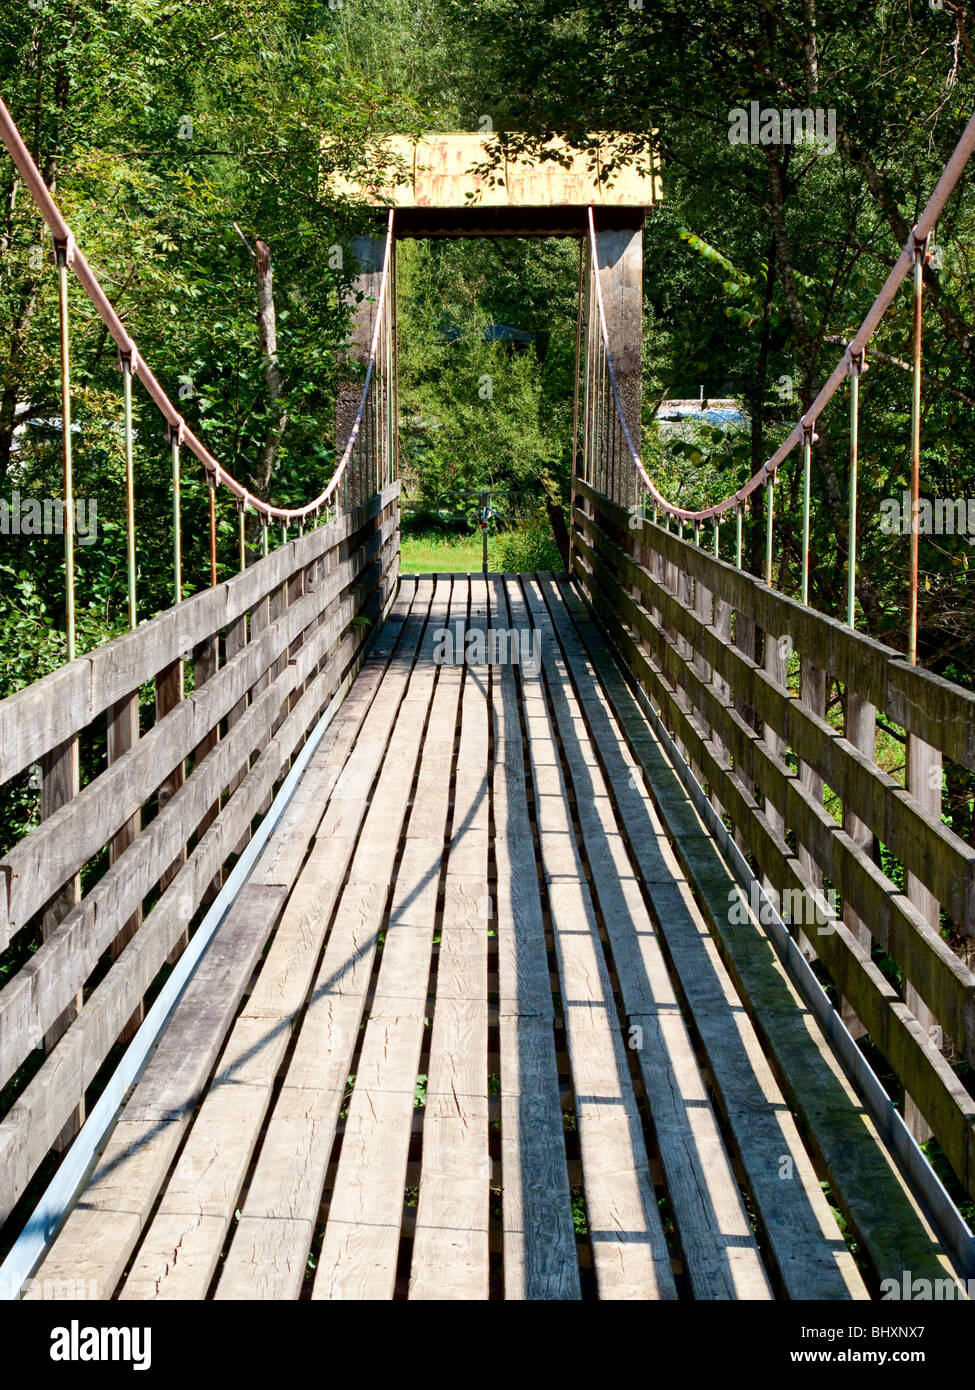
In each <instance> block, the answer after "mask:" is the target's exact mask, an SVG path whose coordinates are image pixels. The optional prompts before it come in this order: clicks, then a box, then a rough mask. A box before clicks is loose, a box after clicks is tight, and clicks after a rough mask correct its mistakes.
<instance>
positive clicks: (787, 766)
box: [573, 480, 975, 1194]
mask: <svg viewBox="0 0 975 1390" xmlns="http://www.w3.org/2000/svg"><path fill="white" fill-rule="evenodd" d="M576 487H577V497H576V506H575V511H574V536H573V544H574V556H575V560H574V569H575V574H576V577H577V579H578V582H579V583H580V584H581V586H582V589H583V590H584V592H585V594H586V595H587V597H588V599H589V601H590V603H591V604H592V606H593V608H594V610H595V612H596V613H597V614H598V616H599V618H600V619H601V621H602V623H603V624H604V625H605V627H606V629H607V630H608V632H609V634H610V636H611V638H612V640H613V642H614V643H615V645H616V648H617V651H618V654H619V656H620V659H621V660H622V663H623V665H624V667H625V669H626V670H628V671H629V672H630V673H631V675H632V676H633V678H635V680H636V681H637V682H638V683H639V685H640V686H641V687H642V688H643V690H644V692H645V693H646V695H647V696H648V697H649V698H650V701H651V703H652V705H653V707H654V708H655V710H656V711H657V712H658V713H659V714H660V716H661V718H662V720H663V723H664V724H665V726H666V728H667V729H668V731H669V732H670V733H671V734H672V735H673V736H674V738H675V740H676V741H677V744H678V747H679V749H680V751H681V753H682V754H683V756H684V757H685V758H686V759H687V761H688V762H689V763H690V765H691V767H692V769H693V770H694V772H695V774H696V776H697V778H698V780H699V781H700V782H701V783H702V784H703V786H704V787H705V788H706V790H707V792H708V795H709V797H710V799H711V802H712V805H713V806H714V807H715V808H716V809H717V810H718V811H719V812H720V814H722V815H723V816H724V818H725V822H726V824H727V825H728V826H729V828H730V829H732V831H733V833H734V835H735V838H736V839H737V841H738V844H739V846H740V848H741V849H742V851H743V852H744V853H745V854H746V855H747V856H748V857H749V859H750V860H751V863H752V866H753V867H754V869H755V871H756V872H757V873H758V874H760V875H761V876H762V879H763V882H764V884H765V885H766V886H767V887H768V888H771V889H772V890H774V892H775V893H776V894H778V895H780V901H784V900H785V899H784V894H786V893H791V894H792V895H794V896H793V901H796V900H797V899H796V895H802V900H804V901H806V902H808V903H809V904H810V905H815V910H814V911H810V912H807V913H806V915H805V916H804V917H803V919H802V920H803V922H804V923H805V924H806V925H805V929H804V930H803V931H802V936H803V937H804V941H803V946H804V949H805V951H806V953H807V956H809V957H813V956H815V957H818V962H819V967H821V969H822V970H823V971H825V972H826V978H827V982H828V983H831V984H832V986H833V987H835V997H837V999H838V1001H841V1002H842V1010H843V1015H844V1020H845V1021H846V1023H847V1025H848V1027H849V1028H850V1030H851V1032H853V1033H854V1035H855V1036H856V1035H857V1034H859V1035H862V1034H863V1033H864V1032H866V1033H867V1034H869V1038H870V1039H871V1040H872V1041H873V1043H874V1044H875V1045H876V1047H877V1048H878V1049H879V1051H880V1052H881V1053H882V1054H883V1056H884V1057H885V1058H886V1060H887V1063H888V1064H889V1067H890V1068H891V1070H892V1071H893V1072H894V1073H895V1074H896V1077H897V1079H898V1082H899V1086H900V1087H901V1088H902V1090H901V1092H900V1093H898V1092H897V1091H896V1090H895V1095H894V1098H895V1100H896V1101H897V1102H898V1103H899V1102H900V1100H901V1098H902V1097H903V1100H904V1117H905V1120H906V1121H907V1122H908V1124H909V1127H910V1128H911V1129H912V1131H913V1133H914V1134H915V1137H916V1138H918V1139H919V1140H923V1139H925V1138H927V1137H928V1135H929V1134H930V1133H933V1134H934V1136H935V1137H936V1138H937V1140H938V1142H939V1144H940V1146H941V1148H942V1150H943V1151H944V1153H945V1155H946V1156H947V1158H948V1160H949V1162H950V1164H951V1166H952V1168H953V1169H954V1171H955V1172H956V1174H957V1175H958V1177H959V1179H960V1180H961V1182H962V1183H963V1184H964V1185H965V1187H966V1188H967V1190H968V1192H969V1193H973V1194H975V1099H973V1097H972V1095H971V1094H970V1093H969V1091H968V1089H967V1088H966V1086H965V1085H964V1084H963V1081H962V1079H961V1076H960V1070H961V1068H962V1067H963V1065H964V1063H967V1064H968V1066H969V1067H971V1066H972V1065H975V975H973V973H972V970H971V969H970V967H969V964H968V963H966V962H967V959H969V958H970V955H969V950H968V948H970V947H971V945H972V942H971V940H970V938H971V937H972V936H973V935H975V849H973V848H972V846H971V845H969V844H967V843H966V842H965V841H964V840H962V839H960V838H959V836H958V835H956V834H955V833H953V831H952V830H951V828H950V827H949V826H948V825H947V824H945V822H944V821H943V819H942V770H943V765H944V764H950V763H954V764H956V765H958V766H959V767H961V768H967V769H969V770H975V696H972V695H971V694H969V693H968V692H966V691H964V690H962V689H960V688H959V687H957V686H954V685H952V684H950V683H949V682H947V681H944V680H941V679H940V678H938V677H937V676H934V675H932V674H930V673H929V672H926V671H923V670H921V669H919V668H918V667H916V666H913V665H912V664H911V663H910V662H909V661H907V660H905V658H904V657H903V656H902V655H900V654H899V653H897V652H895V651H893V650H891V649H890V648H888V647H885V646H883V645H882V644H880V643H879V642H875V641H873V640H871V639H870V638H868V637H866V636H863V635H862V634H860V633H857V632H855V631H853V630H852V629H851V628H849V627H846V626H844V625H843V624H841V623H839V622H837V621H835V620H833V619H831V618H828V617H825V616H823V615H822V614H820V613H817V612H815V611H814V610H813V609H811V608H808V607H805V606H804V605H802V604H801V603H797V602H794V601H793V600H790V599H788V598H786V597H785V596H784V595H782V594H779V593H776V592H775V591H774V590H772V589H770V588H769V587H768V585H766V584H764V583H763V582H762V581H761V580H759V579H756V578H755V577H753V576H752V575H750V574H748V573H746V572H744V571H742V570H740V569H738V568H736V567H735V566H734V565H731V564H726V563H725V562H723V561H722V560H719V559H716V558H715V557H714V556H713V555H711V554H709V553H708V552H706V551H704V550H702V549H700V548H699V547H697V546H695V545H693V544H691V543H689V542H687V541H683V540H681V539H679V538H678V537H677V536H676V535H674V534H672V533H671V532H669V531H667V530H665V529H664V528H663V527H661V526H657V525H654V524H652V523H651V522H646V521H642V520H641V519H640V518H638V517H636V516H634V514H633V513H632V512H629V511H627V510H625V509H624V508H622V507H620V506H619V505H617V504H616V503H614V502H612V501H610V500H609V499H608V498H607V497H605V496H603V495H602V494H600V493H598V492H596V491H595V490H594V489H593V488H592V487H590V486H589V485H588V484H587V483H585V482H583V481H582V480H577V483H576ZM834 690H835V692H836V693H837V694H838V695H839V703H840V708H841V709H842V713H843V721H844V722H843V727H842V729H840V728H838V727H835V726H834V723H833V722H831V719H830V718H827V692H828V691H830V692H832V691H834ZM833 707H835V702H833ZM878 714H879V715H883V716H885V717H886V720H887V721H888V728H893V730H894V732H895V733H900V735H901V737H903V738H904V740H905V754H906V756H905V762H906V777H905V781H906V785H905V784H903V783H902V782H900V781H898V780H897V778H896V777H894V776H892V775H890V774H889V773H887V772H885V771H884V770H882V768H881V767H880V766H879V765H878V762H877V758H876V751H875V733H876V729H877V719H878ZM827 793H828V796H827V802H828V804H827V805H824V795H827ZM837 808H841V809H837ZM834 812H835V814H834ZM838 817H839V818H838ZM881 846H883V851H884V852H883V854H881V853H880V847H881ZM824 889H832V890H834V892H835V894H836V895H837V897H836V899H835V900H829V899H827V898H824V894H823V890H824ZM831 901H832V902H833V906H835V907H836V909H837V911H835V912H834V911H832V910H831ZM810 923H815V925H809V924H810ZM797 930H798V928H797ZM946 938H947V939H946ZM952 943H953V944H952ZM953 946H954V947H955V948H957V949H954V948H953ZM953 1062H954V1063H957V1064H959V1066H958V1069H957V1070H956V1067H955V1066H953Z"/></svg>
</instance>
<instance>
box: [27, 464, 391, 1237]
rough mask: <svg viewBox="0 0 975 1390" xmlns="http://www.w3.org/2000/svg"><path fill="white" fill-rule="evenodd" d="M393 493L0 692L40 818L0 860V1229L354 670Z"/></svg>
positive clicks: (378, 581) (379, 590)
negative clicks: (6, 693)
mask: <svg viewBox="0 0 975 1390" xmlns="http://www.w3.org/2000/svg"><path fill="white" fill-rule="evenodd" d="M398 499H399V483H398V482H394V483H392V484H390V485H388V486H387V487H385V488H384V489H383V491H382V492H380V493H379V494H377V495H376V496H375V497H373V498H372V499H371V500H369V501H368V502H367V503H365V504H364V505H362V506H360V507H359V508H358V509H357V510H355V511H353V512H349V513H347V514H345V515H340V516H338V517H337V518H335V519H334V520H332V521H329V522H327V523H326V524H324V525H321V526H319V527H317V528H315V529H314V530H311V531H309V532H307V533H306V534H305V535H303V536H300V537H298V538H297V539H295V540H292V541H291V542H289V543H288V544H286V545H283V546H281V547H280V548H279V549H277V550H274V551H273V552H272V553H271V554H270V555H269V556H268V557H267V558H265V559H263V560H261V561H259V562H258V563H256V564H254V565H252V566H251V567H250V568H248V569H245V570H244V571H243V572H242V573H240V574H238V575H235V576H234V578H232V579H229V580H227V581H226V582H224V583H220V584H217V585H215V586H214V587H212V588H210V589H207V590H205V591H204V592H202V593H200V594H198V595H196V597H194V598H192V599H189V600H187V601H186V602H184V603H181V604H179V605H177V606H176V607H175V608H171V609H169V610H168V611H166V612H164V613H161V614H160V615H159V616H158V617H156V618H154V619H152V620H151V621H150V622H147V623H145V624H143V625H142V626H141V627H139V628H137V629H136V630H135V631H133V632H131V633H128V634H127V635H125V636H123V637H120V638H118V639H117V640H115V641H113V642H110V643H108V644H107V645H105V646H103V647H99V648H97V649H96V650H94V651H92V652H90V653H88V654H87V655H85V656H82V657H78V658H77V659H76V660H74V661H72V662H70V663H69V664H68V665H66V666H63V667H61V668H60V669H59V670H57V671H54V672H53V673H52V674H51V675H49V676H47V677H46V678H45V679H43V680H40V681H38V682H36V683H35V684H33V685H31V686H28V687H27V688H26V689H25V690H23V691H20V692H19V693H17V694H15V695H12V696H10V697H9V698H8V699H6V700H3V701H0V784H4V783H7V782H9V781H10V780H11V779H14V778H17V777H23V776H26V775H27V773H28V770H29V769H30V768H31V767H32V766H36V765H38V764H39V765H40V768H41V776H42V792H41V804H42V819H41V822H40V824H39V825H37V826H36V828H35V829H33V830H31V831H30V833H29V834H27V835H26V836H25V837H24V838H23V839H21V840H20V842H19V843H17V844H15V845H14V846H13V847H12V848H11V849H10V850H9V851H8V852H7V854H6V856H5V858H4V859H3V860H2V861H0V962H2V963H4V964H5V965H6V966H7V972H6V973H8V976H9V978H8V980H7V983H6V984H5V985H4V987H3V989H2V991H0V1087H5V1088H6V1090H5V1093H4V1094H5V1100H6V1106H7V1108H6V1113H5V1114H3V1115H2V1118H0V1225H2V1223H3V1222H4V1221H6V1219H7V1218H8V1217H9V1215H10V1213H11V1211H12V1209H13V1208H14V1207H15V1206H16V1204H17V1202H18V1201H19V1200H20V1198H21V1197H22V1196H23V1194H24V1193H25V1191H26V1190H27V1188H28V1186H29V1184H30V1182H31V1179H32V1178H33V1177H34V1175H35V1174H37V1173H38V1170H39V1169H40V1168H41V1166H42V1165H43V1164H44V1163H45V1160H46V1159H47V1158H48V1157H49V1156H50V1155H52V1152H53V1151H55V1150H57V1149H59V1148H63V1147H64V1146H65V1145H66V1143H67V1142H68V1140H69V1139H70V1138H71V1137H72V1136H73V1134H74V1133H75V1132H76V1130H77V1128H78V1125H79V1123H80V1122H81V1120H82V1119H83V1118H84V1112H85V1102H86V1096H89V1097H90V1088H91V1087H92V1085H93V1083H95V1082H96V1079H97V1078H98V1077H99V1073H100V1072H101V1070H102V1068H103V1066H104V1064H105V1063H106V1061H108V1060H109V1059H110V1058H112V1057H113V1056H114V1050H115V1049H116V1047H117V1045H118V1044H119V1043H122V1042H124V1041H126V1040H127V1039H128V1037H130V1036H131V1033H132V1031H133V1029H134V1027H135V1026H136V1025H137V1024H138V1022H139V1020H140V1018H141V1014H142V1010H143V1008H144V1006H145V1004H146V1001H147V999H149V998H151V997H152V996H153V993H154V991H155V990H156V989H157V988H158V986H159V983H160V981H161V979H162V978H163V975H162V973H161V972H163V971H164V968H165V966H166V964H167V962H169V963H173V962H175V961H177V960H178V959H179V957H180V955H181V953H182V952H183V951H184V950H185V949H186V946H187V943H188V941H189V939H190V933H191V932H192V930H193V928H194V926H195V925H196V923H197V921H198V920H199V918H200V917H201V915H202V909H203V908H205V906H206V904H207V903H208V902H209V901H212V898H213V896H214V894H215V891H216V890H217V889H218V888H219V885H220V882H221V876H222V874H223V873H224V872H225V871H226V869H227V867H228V864H229V863H231V862H232V861H233V858H234V856H235V855H236V854H239V853H240V852H241V851H242V850H243V848H244V846H245V845H246V843H247V841H248V840H249V838H250V835H251V830H252V824H253V822H254V819H255V817H257V816H259V815H261V814H262V813H263V812H264V811H265V810H266V809H267V807H268V806H269V805H270V802H271V799H272V796H273V794H274V792H275V789H276V788H277V787H279V786H280V784H281V782H282V780H283V778H284V776H285V774H286V773H287V771H288V768H289V765H290V764H291V762H292V760H293V758H294V757H295V755H296V753H297V752H298V750H299V749H300V748H301V745H302V744H303V743H304V741H305V739H306V737H307V735H308V733H309V730H311V729H312V728H313V727H314V725H315V724H316V722H317V721H318V719H319V717H320V715H321V713H322V711H323V710H325V708H326V707H327V706H328V705H329V703H330V702H331V701H332V700H333V698H334V697H335V696H336V694H338V693H341V690H342V689H343V688H344V686H345V685H346V684H347V682H348V681H349V680H350V678H351V676H352V675H353V674H354V673H355V671H356V670H357V669H358V664H359V663H360V661H361V659H362V654H363V649H364V646H365V644H366V642H367V640H368V637H369V632H370V629H372V628H375V626H376V625H377V624H378V623H379V621H380V620H381V617H382V615H383V613H384V612H385V609H386V607H387V606H388V602H389V600H390V598H391V596H392V594H393V591H394V589H395V585H396V577H397V572H398V556H399V500H398ZM184 683H185V685H186V686H191V687H192V688H191V689H187V690H184ZM153 693H154V700H153V699H152V698H151V694H153ZM147 695H149V698H148V699H147ZM140 697H141V698H140ZM153 705H154V710H153V708H152V706H153ZM147 706H148V708H147ZM79 759H80V762H81V767H82V771H83V772H84V773H85V774H86V776H87V780H86V782H85V785H84V786H83V787H81V790H80V791H78V792H77V793H75V794H73V795H72V794H70V792H71V789H72V787H73V786H74V785H76V782H75V779H74V777H73V775H72V774H73V769H74V768H75V767H76V766H77V763H78V760H79ZM11 1101H12V1104H11Z"/></svg>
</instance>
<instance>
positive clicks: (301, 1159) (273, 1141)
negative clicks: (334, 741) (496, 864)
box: [217, 585, 432, 1298]
mask: <svg viewBox="0 0 975 1390" xmlns="http://www.w3.org/2000/svg"><path fill="white" fill-rule="evenodd" d="M431 589H432V586H429V585H427V586H423V587H422V589H419V590H418V591H417V592H416V593H415V595H414V606H413V609H412V611H411V614H410V617H409V618H408V619H407V622H406V624H405V626H404V635H403V639H402V645H401V647H400V648H399V649H398V657H397V660H396V661H395V662H393V663H392V665H391V666H390V669H389V671H388V672H387V674H386V677H385V678H384V680H383V683H382V685H381V686H380V689H379V691H378V693H377V694H376V697H375V699H374V701H373V703H372V706H371V707H370V709H369V712H368V715H367V717H366V719H365V722H364V723H363V725H362V729H361V733H360V735H359V737H358V739H357V742H356V746H355V758H356V763H355V767H356V770H357V773H358V775H357V776H356V777H355V778H352V777H346V776H345V774H344V773H343V775H342V776H341V777H339V778H338V779H337V781H336V784H335V788H334V791H333V795H332V799H331V801H330V803H329V807H328V810H327V811H326V814H325V817H324V819H323V820H322V822H321V825H320V827H319V830H318V833H317V836H316V839H315V843H314V846H313V849H312V852H311V855H310V857H309V859H308V861H307V864H306V865H305V868H304V871H303V874H302V878H301V880H300V882H299V885H298V889H297V890H296V894H300V893H302V892H305V893H307V894H308V895H309V897H310V899H313V898H316V897H317V898H318V899H321V898H322V897H323V895H327V896H329V897H331V896H332V893H333V892H334V895H335V896H336V897H337V896H338V895H339V893H340V892H341V901H340V903H339V907H338V911H337V916H336V920H335V924H334V927H333V930H332V932H331V934H330V936H329V939H328V943H327V945H326V949H325V954H324V957H323V958H322V961H321V964H320V966H317V960H318V949H317V943H318V942H320V940H321V938H322V937H323V936H324V932H325V927H326V925H327V916H324V920H320V924H319V925H318V926H317V928H313V929H312V930H311V932H310V935H311V936H312V938H313V939H314V938H316V937H317V940H315V950H314V954H313V955H309V956H306V960H307V966H306V967H305V968H306V970H308V971H310V972H314V971H315V969H316V966H317V969H318V973H317V978H316V980H315V984H314V988H313V990H312V996H311V1001H310V1003H309V1005H308V1009H307V1012H306V1014H305V1016H304V1019H303V1021H302V1023H301V1027H300V1031H299V1035H298V1039H297V1041H296V1044H295V1049H294V1053H293V1055H292V1058H291V1061H290V1064H289V1067H288V1071H287V1073H286V1075H285V1078H284V1083H285V1084H284V1088H283V1090H282V1092H281V1096H280V1098H279V1100H278V1102H277V1104H276V1105H275V1108H274V1111H273V1113H272V1115H271V1117H270V1120H269V1123H268V1129H267V1135H266V1137H265V1140H264V1143H263V1144H262V1147H261V1153H260V1157H259V1159H258V1162H257V1166H256V1169H255V1172H254V1175H253V1178H252V1181H251V1184H250V1187H249V1190H248V1194H247V1198H246V1201H245V1203H244V1206H243V1208H242V1220H241V1222H240V1223H239V1225H238V1227H237V1229H236V1231H235V1234H234V1238H233V1240H232V1242H231V1245H230V1249H229V1251H228V1255H227V1259H226V1262H225V1266H224V1270H223V1272H222V1274H221V1276H220V1281H219V1283H218V1286H217V1297H219V1298H224V1297H237V1296H242V1295H243V1294H245V1292H246V1293H247V1296H251V1291H253V1293H254V1294H257V1293H259V1294H260V1296H263V1297H294V1296H295V1295H296V1292H297V1289H298V1288H300V1285H301V1279H302V1277H303V1275H304V1272H305V1266H306V1261H307V1257H308V1250H309V1246H310V1243H311V1236H312V1232H313V1230H314V1223H315V1221H316V1219H317V1216H318V1208H319V1205H320V1202H321V1194H322V1186H323V1183H324V1179H325V1169H326V1166H327V1163H328V1159H329V1155H330V1153H331V1149H332V1144H333V1141H334V1134H335V1125H336V1123H337V1120H338V1112H339V1107H340V1105H341V1101H342V1097H343V1094H344V1092H345V1088H346V1082H347V1079H348V1072H349V1065H350V1060H351V1056H352V1051H353V1048H354V1046H355V1042H356V1038H357V1035H358V1030H359V1022H360V1020H361V1016H362V1010H363V1005H364V1001H365V989H366V986H367V983H368V978H369V973H370V967H371V960H372V955H373V953H374V951H375V948H376V938H377V935H378V929H379V927H380V926H381V925H382V923H383V920H384V912H383V909H384V906H385V898H386V889H385V886H382V887H381V886H380V885H379V884H367V883H364V882H363V881H362V880H361V879H360V878H359V877H357V870H356V865H355V863H354V861H353V862H352V865H351V868H349V865H350V860H352V859H353V853H354V847H355V828H356V824H357V822H358V821H359V820H361V819H362V818H363V817H365V820H366V823H367V825H368V822H370V821H372V822H374V823H375V822H383V821H386V817H387V815H389V816H390V818H391V819H390V820H389V821H386V824H387V837H388V839H392V841H393V845H392V848H391V849H390V856H391V855H392V850H393V849H394V848H395V839H396V838H397V837H398V829H397V827H396V824H395V822H396V808H397V807H399V808H400V812H399V813H400V814H401V815H403V816H405V814H406V803H407V798H408V793H409V786H410V780H411V778H410V777H407V779H406V781H405V783H404V781H403V777H402V768H403V765H404V764H403V759H402V758H399V757H397V756H396V753H397V748H399V750H400V751H402V750H405V749H406V748H408V747H410V746H413V747H414V748H416V747H417V746H418V739H419V735H420V732H421V731H422V724H423V721H422V718H421V719H420V721H419V723H417V721H416V720H415V719H412V718H410V719H403V718H402V717H400V718H398V717H397V716H398V713H399V712H400V711H401V709H402V706H401V697H402V695H403V692H404V689H405V687H406V683H407V681H408V678H409V674H410V670H411V667H412V664H413V656H414V654H415V652H416V649H417V644H418V642H419V641H420V639H421V636H422V633H423V629H424V624H425V622H426V618H427V612H428V609H429V605H430V598H431ZM387 749H388V750H389V753H390V755H392V756H391V758H390V760H389V761H388V764H387V762H386V761H384V758H385V755H386V754H387ZM377 771H378V772H379V783H378V785H377V787H376V790H375V794H374V795H373V796H372V797H371V804H370V793H371V792H372V787H373V781H374V779H375V776H376V773H377ZM367 807H369V809H368V811H367ZM391 863H392V860H391V857H390V867H391ZM347 869H348V870H349V877H350V883H349V886H348V887H347V888H346V889H345V890H344V891H341V884H342V881H343V879H344V877H345V875H346V871H347ZM294 901H295V899H294V898H293V899H292V902H293V903H294ZM294 910H295V909H294V908H292V907H291V906H290V905H289V913H293V912H294ZM298 910H299V911H300V910H301V909H300V908H299V909H298ZM312 910H315V909H312ZM328 915H330V910H329V913H328ZM287 918H288V914H286V921H287ZM285 925H286V923H282V926H285ZM299 949H300V948H299ZM299 969H300V967H299ZM305 989H306V990H307V985H305ZM258 990H260V981H259V982H258ZM279 990H280V985H279V984H278V983H277V982H275V983H274V986H273V989H272V991H271V995H270V999H269V1000H263V1001H259V1003H258V1005H257V1006H259V1007H261V1008H262V1009H266V1008H267V1007H268V1006H269V1004H270V1005H271V1006H273V1002H274V1000H275V999H276V998H277V996H278V994H279ZM248 1007H255V1002H254V999H253V997H252V1001H251V1003H250V1005H249V1006H248ZM270 1227H274V1232H273V1234H272V1233H271V1232H270V1230H269V1228H270ZM270 1250H273V1251H274V1257H275V1261H276V1264H275V1267H274V1268H273V1269H269V1268H268V1267H267V1266H266V1265H264V1264H263V1263H262V1262H261V1259H260V1256H261V1252H262V1251H270Z"/></svg>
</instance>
